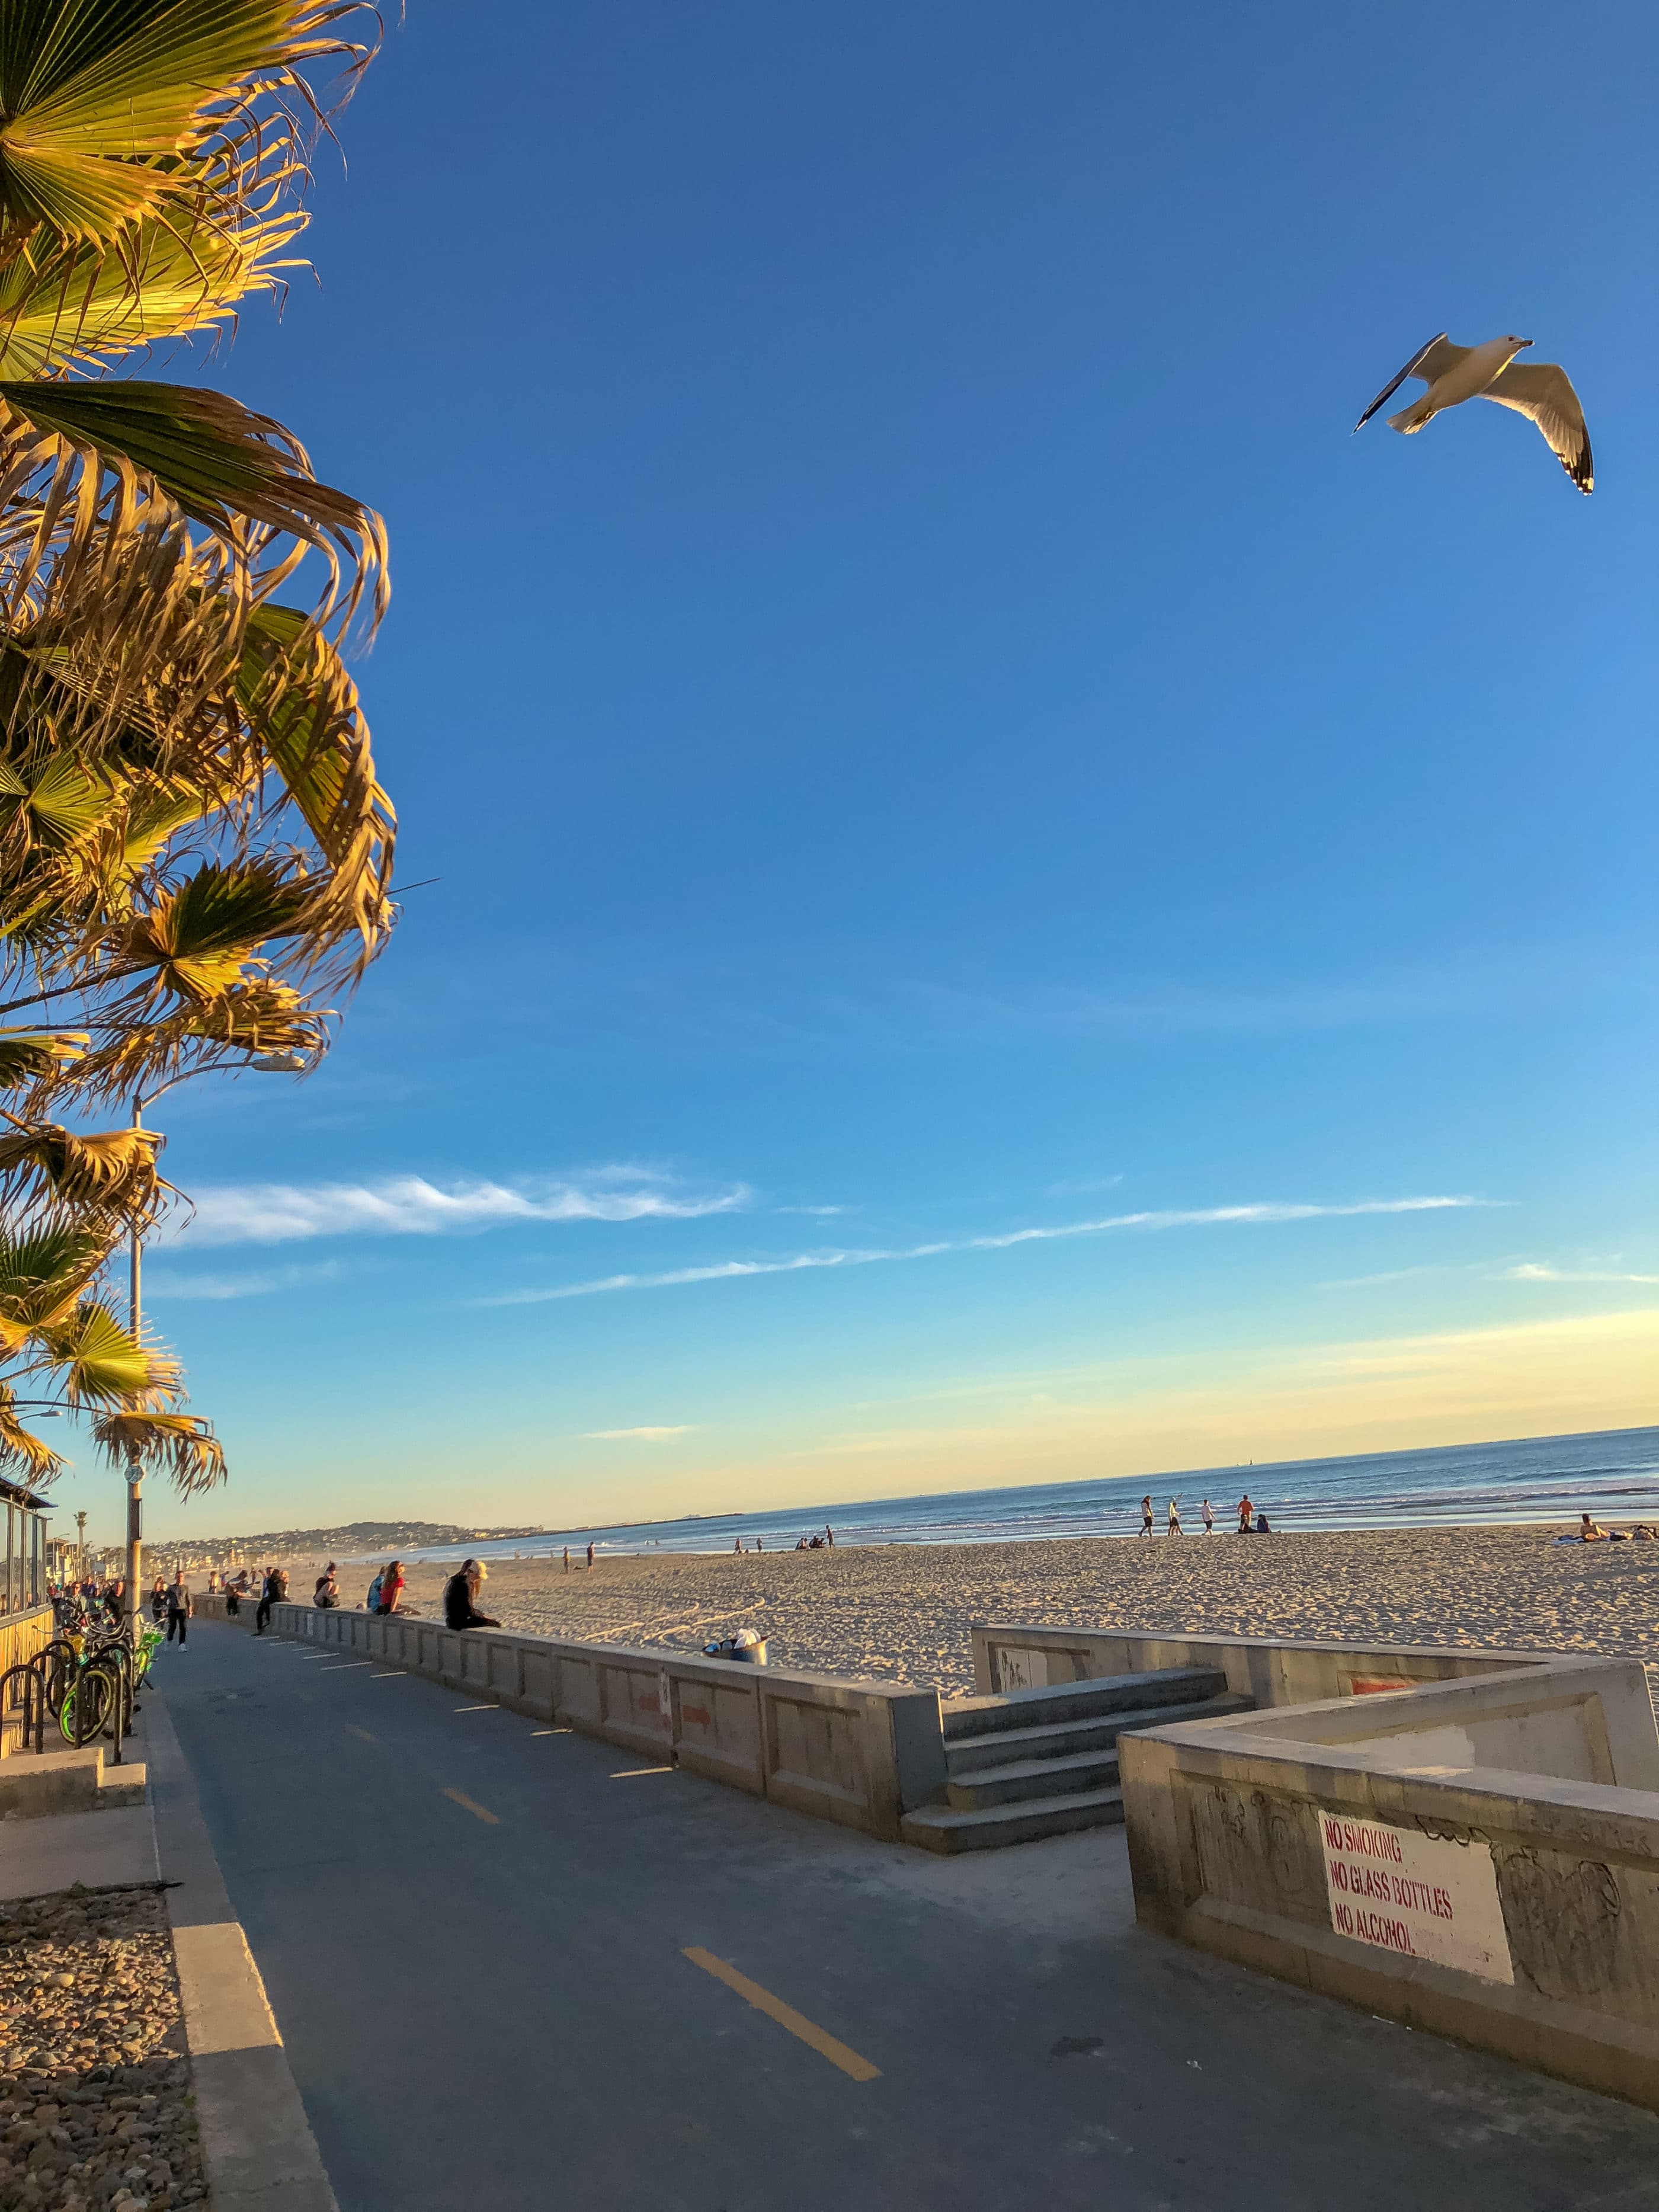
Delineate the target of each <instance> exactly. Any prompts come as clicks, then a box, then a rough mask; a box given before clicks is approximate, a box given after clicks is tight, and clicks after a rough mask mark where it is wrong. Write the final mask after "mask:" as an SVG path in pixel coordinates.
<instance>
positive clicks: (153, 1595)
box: [149, 1575, 167, 1628]
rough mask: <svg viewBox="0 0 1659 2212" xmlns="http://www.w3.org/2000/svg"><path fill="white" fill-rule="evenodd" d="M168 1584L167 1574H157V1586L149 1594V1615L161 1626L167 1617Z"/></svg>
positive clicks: (156, 1624)
mask: <svg viewBox="0 0 1659 2212" xmlns="http://www.w3.org/2000/svg"><path fill="white" fill-rule="evenodd" d="M149 1617H150V1619H151V1620H153V1621H154V1622H155V1626H157V1627H158V1628H159V1627H160V1626H161V1623H162V1621H163V1620H166V1618H167V1577H166V1576H165V1575H157V1576H156V1577H155V1588H154V1589H152V1590H151V1592H150V1594H149Z"/></svg>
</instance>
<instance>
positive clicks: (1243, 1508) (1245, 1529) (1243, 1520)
mask: <svg viewBox="0 0 1659 2212" xmlns="http://www.w3.org/2000/svg"><path fill="white" fill-rule="evenodd" d="M1254 1520H1255V1506H1254V1505H1252V1504H1251V1503H1250V1493H1249V1491H1248V1490H1247V1491H1246V1492H1245V1493H1244V1495H1243V1498H1240V1499H1239V1501H1238V1533H1239V1534H1240V1535H1241V1536H1248V1535H1249V1534H1250V1533H1251V1528H1250V1524H1251V1522H1253V1521H1254Z"/></svg>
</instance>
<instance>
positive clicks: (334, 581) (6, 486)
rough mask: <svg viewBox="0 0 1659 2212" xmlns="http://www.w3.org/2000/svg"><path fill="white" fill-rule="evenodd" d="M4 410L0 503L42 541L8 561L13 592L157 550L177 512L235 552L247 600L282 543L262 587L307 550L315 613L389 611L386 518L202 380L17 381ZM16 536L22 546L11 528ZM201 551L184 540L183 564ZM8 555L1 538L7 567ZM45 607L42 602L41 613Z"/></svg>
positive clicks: (3, 394) (178, 555) (7, 386)
mask: <svg viewBox="0 0 1659 2212" xmlns="http://www.w3.org/2000/svg"><path fill="white" fill-rule="evenodd" d="M0 404H3V408H4V419H3V423H0V507H5V508H8V509H9V508H13V507H17V506H18V505H19V502H21V520H23V522H24V523H25V525H26V526H27V523H28V522H29V521H30V520H31V519H33V530H32V532H30V533H29V535H30V537H31V538H32V540H33V542H32V543H25V544H17V545H16V550H15V553H14V554H13V556H12V559H11V562H10V565H11V566H13V567H15V569H16V571H17V575H16V580H15V581H13V582H12V583H11V585H10V590H11V592H13V593H16V592H19V591H20V589H22V590H27V589H29V588H31V587H34V586H36V585H37V581H40V582H43V583H44V582H48V581H49V580H51V578H52V574H53V570H54V568H55V567H57V566H64V567H65V568H70V570H73V569H74V568H76V566H77V564H84V563H85V562H87V561H88V558H90V559H93V560H94V561H95V562H96V564H97V566H98V568H100V570H101V571H106V572H107V571H109V570H110V569H112V568H116V567H118V565H119V564H120V562H122V560H123V558H124V556H126V555H128V554H129V553H134V552H137V551H138V550H141V549H142V550H146V551H149V552H150V553H151V556H152V558H153V557H154V545H155V540H156V539H157V538H158V537H160V536H162V535H164V534H165V533H166V531H167V522H168V519H169V512H170V511H172V512H174V513H176V514H177V515H178V516H181V517H187V518H188V519H189V520H192V521H195V522H197V523H200V524H202V525H203V526H204V527H205V528H207V529H208V530H210V531H211V532H213V533H214V535H215V537H216V538H218V539H219V540H220V542H221V543H222V544H224V545H226V546H227V547H228V548H229V549H230V550H231V551H232V553H233V555H234V557H235V560H236V562H237V564H238V567H239V568H240V571H241V592H240V596H243V597H250V598H251V596H252V583H251V580H252V574H253V572H254V570H255V568H256V566H257V564H258V561H259V559H260V558H261V556H264V554H265V553H266V552H267V551H268V550H269V549H270V544H271V541H272V539H274V538H282V539H286V540H289V541H290V542H291V544H292V545H293V547H294V548H295V550H294V552H293V553H292V555H290V556H288V557H287V558H286V559H280V560H278V561H277V562H276V564H275V566H274V567H272V568H270V571H269V573H268V574H267V576H266V578H265V580H264V589H265V590H266V591H267V592H268V591H269V590H270V588H271V587H272V586H274V585H275V584H276V583H279V582H280V581H281V580H283V578H284V577H285V576H286V575H287V574H289V572H290V571H291V569H292V568H293V567H294V565H295V562H297V560H298V558H299V556H300V554H301V553H302V552H303V551H305V550H307V549H308V550H312V551H313V552H315V553H317V554H319V556H321V558H322V560H323V562H324V564H325V568H326V570H327V575H328V582H327V586H326V588H325V592H324V593H323V596H322V599H321V601H320V603H319V609H318V611H317V612H316V614H315V615H314V616H313V620H315V621H318V622H321V623H334V624H336V625H338V624H340V623H345V622H349V620H350V619H351V618H352V617H353V616H354V615H355V614H356V612H357V611H359V609H360V608H363V607H365V606H366V607H367V610H368V617H369V619H370V621H371V623H372V622H374V621H376V620H378V619H379V617H380V614H381V613H383V612H384V611H385V606H386V528H385V525H384V524H383V523H382V522H381V520H380V516H379V515H378V514H375V513H373V512H372V511H371V510H370V509H369V508H368V507H364V506H363V504H362V501H359V500H356V499H353V498H352V497H351V496H350V495H349V494H348V493H345V492H341V491H336V490H334V489H332V487H331V486H330V485H328V484H323V483H318V481H317V479H316V478H315V477H313V475H312V473H311V465H310V463H309V461H308V460H307V457H306V453H305V449H304V447H302V446H301V444H300V442H299V441H298V440H297V439H296V438H295V437H294V436H293V435H292V434H291V433H290V432H289V431H288V430H285V429H284V428H283V425H282V424H281V423H280V422H275V421H273V420H272V418H271V417H270V416H268V415H257V414H255V413H254V412H253V411H252V410H251V409H249V408H246V407H244V406H243V405H242V404H241V403H240V400H236V399H232V398H230V397H229V396H228V394H227V393H225V392H214V391H211V390H210V389H208V388H206V387H204V386H194V385H177V384H151V383H146V382H143V381H140V380H137V379H123V380H120V381H118V382H116V383H111V384H72V383H64V382H58V381H52V380H47V381H44V382H43V381H41V380H38V379H37V380H21V379H8V380H4V381H0ZM8 520H9V518H8ZM8 535H9V537H11V538H12V539H13V542H14V544H16V541H17V538H18V535H19V533H18V532H17V529H16V526H15V523H13V524H12V526H11V527H10V529H9V532H8ZM54 540H56V544H54ZM193 550H194V549H193V547H192V546H191V544H189V542H188V538H187V534H186V540H185V544H182V545H177V546H175V548H174V561H175V562H184V563H185V564H187V563H188V562H189V559H190V556H191V553H192V552H193ZM5 553H6V547H5V545H4V544H3V542H0V562H3V560H4V557H5ZM54 553H55V554H56V555H57V560H56V562H54V560H53V558H52V556H53V555H54ZM47 611H48V610H47V609H46V607H44V606H42V607H40V608H38V609H37V610H36V611H35V612H36V619H37V620H39V619H41V618H42V617H43V616H45V615H46V612H47Z"/></svg>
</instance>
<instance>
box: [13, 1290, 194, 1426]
mask: <svg viewBox="0 0 1659 2212" xmlns="http://www.w3.org/2000/svg"><path fill="white" fill-rule="evenodd" d="M37 1341H38V1344H39V1346H40V1352H39V1358H40V1362H41V1364H43V1365H46V1366H47V1367H49V1368H50V1369H51V1370H52V1372H53V1374H54V1375H55V1376H57V1378H58V1385H59V1388H60V1389H62V1391H63V1394H64V1403H65V1404H66V1405H70V1406H101V1407H108V1408H110V1409H112V1410H117V1411H120V1410H127V1409H130V1408H131V1407H132V1406H133V1405H134V1404H135V1403H138V1402H144V1403H148V1402H149V1401H152V1400H153V1399H154V1398H155V1396H157V1395H171V1394H172V1393H173V1392H174V1391H176V1389H177V1388H178V1383H179V1365H178V1362H177V1361H176V1360H174V1359H173V1358H169V1357H168V1355H167V1353H165V1352H156V1351H154V1350H153V1349H151V1348H150V1347H149V1346H147V1345H143V1344H141V1343H140V1342H139V1341H138V1340H137V1337H136V1336H135V1335H134V1334H132V1331H131V1329H130V1328H127V1327H126V1325H125V1322H118V1321H117V1319H116V1318H115V1316H114V1315H113V1314H112V1312H111V1311H110V1310H109V1308H108V1307H107V1306H106V1305H104V1304H101V1303H100V1301H99V1300H98V1299H96V1298H88V1299H85V1300H83V1301H82V1304H80V1305H79V1306H77V1307H76V1310H75V1312H74V1313H73V1315H71V1316H70V1318H69V1319H68V1320H67V1321H64V1322H59V1323H58V1324H57V1325H56V1326H55V1327H53V1328H46V1329H42V1330H41V1331H40V1335H39V1338H38V1340H37ZM32 1348H33V1347H32Z"/></svg>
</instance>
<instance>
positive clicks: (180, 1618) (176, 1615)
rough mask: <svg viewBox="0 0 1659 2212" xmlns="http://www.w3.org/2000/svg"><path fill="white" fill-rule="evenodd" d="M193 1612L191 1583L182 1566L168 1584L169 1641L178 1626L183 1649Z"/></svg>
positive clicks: (182, 1648) (180, 1648)
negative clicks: (188, 1581)
mask: <svg viewBox="0 0 1659 2212" xmlns="http://www.w3.org/2000/svg"><path fill="white" fill-rule="evenodd" d="M190 1616H191V1599H190V1585H189V1583H187V1582H186V1581H185V1571H184V1569H183V1568H182V1567H180V1568H179V1570H178V1571H177V1572H176V1573H175V1574H174V1576H173V1580H172V1581H171V1582H170V1583H168V1584H167V1642H168V1643H169V1644H171V1643H172V1641H173V1630H174V1629H175V1628H176V1629H177V1630H178V1632H179V1650H181V1651H182V1650H184V1648H185V1632H186V1631H187V1630H188V1628H189V1626H190Z"/></svg>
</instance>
